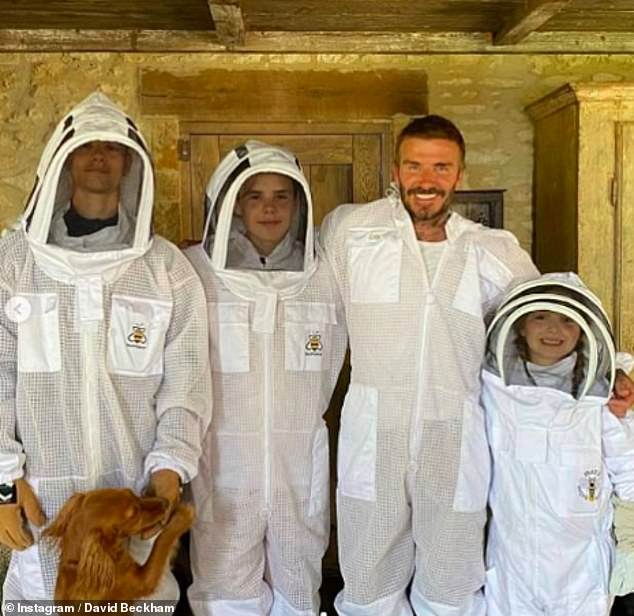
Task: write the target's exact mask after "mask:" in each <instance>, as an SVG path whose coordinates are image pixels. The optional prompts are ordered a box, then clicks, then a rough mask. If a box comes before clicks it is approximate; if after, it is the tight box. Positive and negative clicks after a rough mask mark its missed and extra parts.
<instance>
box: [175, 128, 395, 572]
mask: <svg viewBox="0 0 634 616" xmlns="http://www.w3.org/2000/svg"><path fill="white" fill-rule="evenodd" d="M391 128H392V124H391V122H368V123H341V124H339V123H335V124H333V123H330V124H308V123H291V124H289V123H285V124H282V123H271V124H267V125H262V124H252V123H248V124H244V123H239V124H238V123H236V124H233V123H229V124H220V123H213V122H196V123H193V122H192V123H182V126H181V139H182V140H184V142H185V144H186V145H188V146H189V147H188V148H186V149H188V150H189V152H190V155H189V160H188V161H185V162H184V166H185V168H184V169H183V171H184V173H183V189H184V194H183V206H184V208H185V210H186V212H184V214H185V215H184V216H183V220H184V221H185V222H186V224H188V225H189V233H190V235H189V237H188V239H189V238H191V239H196V240H199V239H200V238H201V236H202V232H203V228H204V220H203V217H204V212H203V209H204V208H203V203H204V191H205V187H206V184H207V181H208V179H209V176H210V175H211V173H212V172H213V170H214V169H215V167H216V166H217V164H218V162H219V161H220V160H222V158H223V157H224V156H225V155H226V154H227V153H228V152H229V151H231V149H232V148H235V147H236V146H238V145H240V144H242V143H244V142H245V141H247V140H248V139H258V140H260V141H265V142H266V143H270V144H274V145H279V146H283V147H285V148H288V149H289V150H291V151H292V152H294V153H295V155H296V156H297V157H298V159H299V161H300V163H301V165H302V167H303V169H304V174H305V175H306V178H307V179H308V182H309V184H310V188H311V192H312V196H313V208H314V217H315V225H317V226H318V225H319V224H320V223H321V221H322V220H323V218H324V216H325V215H326V214H327V213H328V212H330V211H331V210H332V209H334V208H335V207H336V206H337V205H339V204H341V203H349V202H354V203H365V202H367V201H372V200H374V199H378V198H379V197H380V196H382V195H383V193H384V192H385V189H386V188H387V185H388V183H389V172H390V164H391V151H392V145H391ZM349 382H350V365H349V361H348V360H347V359H346V362H345V365H344V368H343V370H342V372H341V375H340V377H339V381H338V383H337V387H336V390H335V393H334V395H333V398H332V400H331V404H330V407H329V408H328V411H327V413H326V415H325V419H326V423H327V424H328V431H329V436H330V473H331V483H330V486H331V491H330V513H331V533H330V545H329V547H328V552H327V553H326V556H325V558H324V574H325V577H332V576H333V575H336V574H337V572H338V562H337V543H336V537H337V533H336V510H335V485H336V470H337V465H336V455H337V436H338V433H339V417H340V414H341V407H342V405H343V400H344V396H345V393H346V391H347V389H348V384H349Z"/></svg>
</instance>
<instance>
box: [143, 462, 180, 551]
mask: <svg viewBox="0 0 634 616" xmlns="http://www.w3.org/2000/svg"><path fill="white" fill-rule="evenodd" d="M144 495H145V496H156V497H158V498H162V499H164V500H165V501H167V509H166V510H165V516H164V517H163V519H162V520H161V522H160V523H159V524H157V525H155V526H153V527H152V528H150V529H149V530H147V531H145V532H144V533H143V534H142V535H141V538H142V539H149V538H150V537H153V536H154V535H156V533H158V532H159V531H160V530H161V528H163V526H165V524H167V523H168V521H169V519H170V518H171V517H172V513H173V512H174V509H175V508H176V506H177V505H178V503H179V502H180V500H181V480H180V477H179V475H178V473H176V472H174V471H171V470H169V469H167V468H163V469H161V470H160V471H155V472H154V473H152V475H151V476H150V483H149V485H148V487H147V488H146V490H145V493H144Z"/></svg>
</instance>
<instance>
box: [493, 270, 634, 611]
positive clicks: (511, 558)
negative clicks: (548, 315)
mask: <svg viewBox="0 0 634 616" xmlns="http://www.w3.org/2000/svg"><path fill="white" fill-rule="evenodd" d="M534 311H550V312H555V313H558V314H561V315H563V316H565V317H568V318H569V319H571V320H573V321H574V322H576V323H577V324H578V325H579V328H580V330H581V338H580V340H581V341H582V344H580V345H579V347H578V348H577V350H576V351H574V352H573V353H572V354H571V355H568V356H567V357H564V358H563V359H561V360H559V361H558V362H556V363H555V364H553V365H551V366H538V365H536V364H533V363H531V362H530V361H528V360H527V358H526V357H523V356H522V355H523V354H522V353H521V351H520V348H521V345H518V343H517V342H516V340H517V336H518V334H517V327H518V325H519V319H521V318H522V316H524V315H526V314H528V313H531V312H534ZM487 348H488V352H487V362H486V365H485V369H484V370H483V388H482V402H483V406H484V408H485V414H486V418H487V428H488V434H489V440H490V447H491V452H492V455H493V480H492V485H491V494H490V507H491V511H492V518H491V523H490V527H489V535H488V546H487V565H488V570H487V581H486V588H485V595H486V599H487V609H488V614H489V615H490V616H508V615H510V614H522V615H526V616H530V615H531V614H535V615H538V614H553V615H555V614H562V616H563V615H568V614H587V615H588V616H590V615H595V614H596V615H598V614H607V613H608V611H609V605H610V603H609V595H608V580H609V574H610V568H611V563H612V561H613V547H614V546H613V544H614V542H613V539H612V534H611V528H612V518H613V507H612V504H611V501H610V498H611V496H612V494H613V493H614V492H616V493H617V494H618V496H619V497H620V498H622V499H624V500H628V501H632V500H634V423H633V421H632V419H631V417H630V418H627V419H625V420H619V419H617V418H616V417H615V416H614V415H612V414H611V413H610V412H609V410H608V409H607V406H606V402H607V399H608V397H609V395H610V390H611V388H612V383H613V381H614V373H615V353H614V344H613V341H612V333H611V329H610V324H609V321H608V319H607V317H606V315H605V313H604V311H603V309H602V307H601V304H600V303H599V300H598V299H597V298H596V297H595V296H594V295H593V294H592V293H591V292H590V291H589V290H588V289H587V288H585V287H584V286H583V284H582V283H581V281H580V280H579V278H578V277H577V276H575V275H574V274H569V275H562V274H547V275H544V276H542V277H541V278H538V279H537V280H534V281H531V282H529V283H525V284H523V285H520V286H519V287H518V288H516V289H514V290H513V291H512V292H511V294H509V296H508V297H507V298H506V299H505V301H504V302H503V304H502V305H501V307H500V309H499V311H498V313H497V315H496V317H495V319H494V321H493V322H492V324H491V328H490V332H489V338H488V347H487Z"/></svg>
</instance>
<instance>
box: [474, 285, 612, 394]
mask: <svg viewBox="0 0 634 616" xmlns="http://www.w3.org/2000/svg"><path fill="white" fill-rule="evenodd" d="M540 310H545V311H551V312H556V313H559V314H561V315H564V316H566V317H568V318H570V319H572V320H573V321H574V322H575V323H577V324H578V325H579V327H580V329H581V332H582V336H581V338H580V339H581V346H580V348H579V349H578V350H577V353H579V354H581V358H582V360H583V380H582V382H581V383H580V386H579V388H578V391H577V398H579V399H580V398H583V397H584V396H585V395H587V394H595V393H598V391H600V392H601V395H603V394H604V393H605V396H606V397H607V395H608V394H609V392H610V391H611V390H612V386H613V384H614V376H615V361H616V353H615V348H614V339H613V336H612V327H611V325H610V321H609V319H608V316H607V314H606V313H605V311H604V310H603V307H602V306H601V302H600V301H599V299H598V298H597V297H596V296H595V295H594V294H593V293H592V292H591V291H589V290H588V289H587V288H586V287H585V286H584V285H583V283H582V282H581V280H580V279H579V277H578V276H576V275H575V274H572V273H566V274H560V273H557V274H545V275H543V276H541V277H540V278H537V279H535V280H531V281H529V282H526V283H524V284H522V285H519V286H517V287H515V288H514V289H513V290H512V291H511V292H510V293H509V294H508V295H507V296H506V298H505V299H504V301H503V302H502V304H501V305H500V307H499V309H498V311H497V313H496V315H495V317H494V319H493V321H492V322H491V324H490V326H489V329H488V334H487V335H488V339H487V358H486V365H487V367H488V369H489V370H491V371H493V372H495V373H497V374H498V375H499V376H500V378H501V379H502V380H503V381H504V383H505V384H506V385H513V384H516V383H513V382H511V381H512V378H511V374H512V372H513V366H515V365H516V364H517V362H518V360H521V358H520V351H519V347H518V345H517V343H516V342H517V338H518V333H517V330H518V327H519V322H520V320H521V319H522V317H523V316H524V315H527V314H528V313H530V312H535V311H540Z"/></svg>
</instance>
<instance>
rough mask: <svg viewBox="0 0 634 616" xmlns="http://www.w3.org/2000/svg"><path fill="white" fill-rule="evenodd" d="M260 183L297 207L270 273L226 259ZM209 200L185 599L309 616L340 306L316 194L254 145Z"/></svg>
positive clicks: (231, 163)
mask: <svg viewBox="0 0 634 616" xmlns="http://www.w3.org/2000/svg"><path fill="white" fill-rule="evenodd" d="M259 173H278V174H283V175H285V176H288V177H290V178H291V179H292V180H293V181H294V184H295V190H296V194H297V199H298V201H299V203H298V205H297V209H296V212H295V216H294V218H293V222H292V224H291V230H290V231H289V235H290V236H291V239H289V236H286V237H285V238H284V239H283V240H282V241H281V242H280V244H278V248H279V247H280V246H281V247H282V250H280V251H277V250H274V251H273V252H272V253H271V255H269V257H268V261H267V263H266V264H261V263H260V262H259V259H257V258H255V259H253V258H251V259H250V260H249V259H245V258H242V256H243V255H245V254H247V256H248V254H252V253H254V249H253V247H251V248H250V249H249V250H248V251H245V250H238V248H240V247H237V248H236V247H235V246H233V247H232V244H233V242H234V241H235V234H236V233H241V232H242V224H241V223H242V219H241V218H240V217H239V216H238V214H237V212H234V206H235V202H236V197H237V195H238V193H239V191H240V187H241V186H242V185H243V184H244V183H245V182H246V181H247V180H248V179H249V178H251V177H252V176H254V175H256V174H259ZM207 199H208V204H209V206H210V212H209V215H208V220H207V225H206V231H205V238H204V240H203V244H201V245H200V246H197V247H194V248H192V249H190V250H188V252H187V254H188V256H189V257H190V259H191V261H192V263H193V264H194V267H195V268H196V270H197V271H198V273H199V275H200V277H201V279H202V281H203V285H204V287H205V292H206V295H207V302H208V309H209V317H210V340H211V365H212V378H213V392H214V394H213V407H214V411H213V419H212V424H211V428H210V430H209V433H208V435H207V439H206V443H205V448H204V454H203V459H202V464H201V469H200V474H199V476H198V478H197V479H196V480H195V481H194V483H193V490H194V498H195V503H196V508H197V514H198V518H197V522H196V524H195V526H194V529H193V531H192V571H193V578H194V581H193V585H192V587H191V588H190V590H189V592H188V596H189V600H190V604H191V606H192V609H193V611H194V613H195V614H196V615H197V616H201V615H213V616H229V615H230V616H242V615H244V616H247V615H266V614H271V615H274V616H281V615H284V616H292V615H297V616H299V615H302V616H311V615H314V614H316V613H317V611H318V607H319V597H318V589H319V586H320V582H321V560H322V557H323V554H324V552H325V550H326V547H327V544H328V536H329V498H328V496H329V492H328V477H329V471H328V433H327V429H326V426H325V423H324V421H323V419H322V416H323V414H324V412H325V411H326V409H327V407H328V403H329V401H330V397H331V395H332V392H333V389H334V386H335V383H336V381H337V376H338V374H339V370H340V368H341V365H342V362H343V357H344V352H345V347H346V336H345V327H344V323H343V307H342V305H341V302H340V300H339V299H338V298H339V296H338V293H337V288H336V284H335V282H334V280H333V279H332V276H331V273H330V269H329V267H328V265H327V263H326V262H325V261H323V260H321V259H320V258H319V256H318V255H317V254H316V253H315V250H316V246H315V244H314V239H313V223H312V203H311V195H310V190H309V187H308V183H307V181H306V179H305V177H304V175H303V173H302V171H301V168H300V167H299V165H298V163H297V161H296V159H295V157H294V156H293V155H292V154H290V153H289V152H287V151H286V150H283V149H281V148H278V147H273V146H269V145H266V144H263V143H259V142H253V141H250V142H248V143H247V144H246V145H245V146H241V147H239V148H236V150H234V151H232V152H230V153H229V154H228V155H227V156H226V157H225V159H224V160H223V161H222V162H221V163H220V165H219V166H218V168H217V169H216V171H215V172H214V174H213V175H212V177H211V179H210V181H209V185H208V187H207ZM242 240H243V241H242ZM242 240H241V244H240V246H243V245H244V242H248V239H247V238H246V237H243V238H242ZM228 245H229V247H228ZM298 245H301V246H302V250H301V260H300V261H299V268H298V267H297V266H298V261H297V246H298ZM205 246H206V247H207V248H206V249H205V248H204V247H205ZM291 246H294V247H295V248H293V249H289V247H291ZM236 255H238V257H239V258H236V259H235V260H234V261H229V257H231V256H236ZM276 255H277V258H276ZM294 255H295V256H294ZM250 267H252V269H251V268H250ZM263 267H265V268H266V270H265V271H262V269H263ZM289 270H290V271H289Z"/></svg>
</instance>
